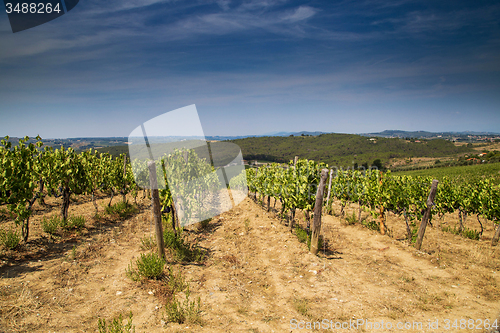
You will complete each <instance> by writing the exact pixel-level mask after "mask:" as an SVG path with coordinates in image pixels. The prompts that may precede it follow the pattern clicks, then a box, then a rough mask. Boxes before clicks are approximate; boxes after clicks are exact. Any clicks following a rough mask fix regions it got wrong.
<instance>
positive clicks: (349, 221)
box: [345, 211, 358, 225]
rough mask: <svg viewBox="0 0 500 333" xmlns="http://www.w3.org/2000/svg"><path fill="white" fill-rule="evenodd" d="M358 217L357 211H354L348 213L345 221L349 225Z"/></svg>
mask: <svg viewBox="0 0 500 333" xmlns="http://www.w3.org/2000/svg"><path fill="white" fill-rule="evenodd" d="M357 220H358V218H357V217H356V212H354V211H353V212H352V215H346V217H345V222H346V224H347V225H353V224H355V223H356V221H357Z"/></svg>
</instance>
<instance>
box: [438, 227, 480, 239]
mask: <svg viewBox="0 0 500 333" xmlns="http://www.w3.org/2000/svg"><path fill="white" fill-rule="evenodd" d="M441 230H442V231H444V232H449V233H452V234H454V235H460V234H461V235H462V236H463V237H466V238H470V239H473V240H479V238H480V234H481V233H480V232H479V231H476V230H473V229H468V228H467V227H464V229H463V230H462V232H460V231H459V230H458V228H457V227H456V226H455V227H453V228H452V227H449V226H445V227H442V228H441Z"/></svg>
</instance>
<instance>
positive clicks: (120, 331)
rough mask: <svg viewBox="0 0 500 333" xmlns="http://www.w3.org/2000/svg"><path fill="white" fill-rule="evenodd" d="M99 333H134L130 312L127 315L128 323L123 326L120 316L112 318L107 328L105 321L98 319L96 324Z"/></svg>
mask: <svg viewBox="0 0 500 333" xmlns="http://www.w3.org/2000/svg"><path fill="white" fill-rule="evenodd" d="M97 326H98V328H99V333H134V332H135V325H133V324H132V311H130V314H129V315H128V322H127V323H126V324H123V317H122V315H121V314H120V315H119V316H118V318H114V319H113V321H112V322H111V323H110V325H109V326H107V325H106V319H101V318H99V320H98V322H97Z"/></svg>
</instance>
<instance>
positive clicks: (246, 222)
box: [244, 219, 250, 232]
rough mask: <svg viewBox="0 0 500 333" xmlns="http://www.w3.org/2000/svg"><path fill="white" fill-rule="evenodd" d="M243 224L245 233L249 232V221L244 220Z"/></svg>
mask: <svg viewBox="0 0 500 333" xmlns="http://www.w3.org/2000/svg"><path fill="white" fill-rule="evenodd" d="M244 223H245V230H246V231H247V232H248V231H250V219H246V220H245V221H244Z"/></svg>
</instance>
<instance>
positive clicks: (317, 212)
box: [310, 169, 328, 255]
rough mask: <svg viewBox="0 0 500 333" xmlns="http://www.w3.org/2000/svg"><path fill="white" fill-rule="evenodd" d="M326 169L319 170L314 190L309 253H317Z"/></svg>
mask: <svg viewBox="0 0 500 333" xmlns="http://www.w3.org/2000/svg"><path fill="white" fill-rule="evenodd" d="M327 174H328V169H323V170H321V178H320V180H319V185H318V191H317V192H316V203H315V205H314V220H313V225H312V233H311V250H310V251H311V253H312V254H314V255H316V254H318V250H319V248H318V245H319V244H318V243H319V235H320V233H321V210H322V209H323V198H324V194H325V185H326V177H327Z"/></svg>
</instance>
